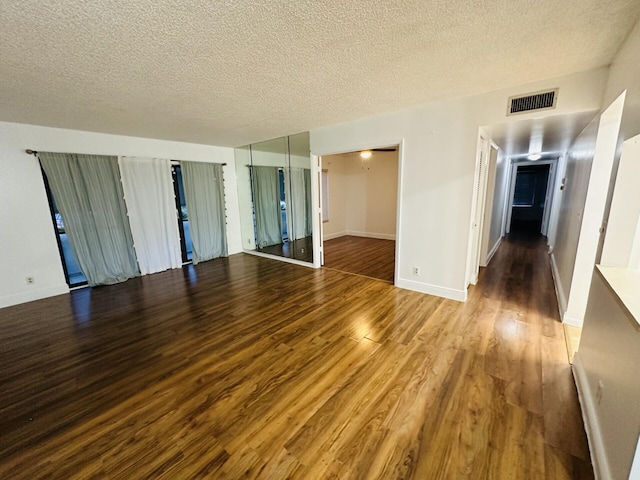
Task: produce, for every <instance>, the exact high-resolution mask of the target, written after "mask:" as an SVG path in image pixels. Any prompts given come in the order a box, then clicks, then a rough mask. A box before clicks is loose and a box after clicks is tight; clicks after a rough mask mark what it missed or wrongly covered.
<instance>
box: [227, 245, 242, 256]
mask: <svg viewBox="0 0 640 480" xmlns="http://www.w3.org/2000/svg"><path fill="white" fill-rule="evenodd" d="M243 251H244V249H243V248H242V245H229V246H228V247H227V255H235V254H236V253H242V252H243Z"/></svg>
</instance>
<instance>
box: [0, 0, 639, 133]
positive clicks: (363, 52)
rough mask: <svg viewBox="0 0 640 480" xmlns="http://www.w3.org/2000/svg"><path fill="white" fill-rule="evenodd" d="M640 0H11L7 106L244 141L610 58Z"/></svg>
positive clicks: (16, 116)
mask: <svg viewBox="0 0 640 480" xmlns="http://www.w3.org/2000/svg"><path fill="white" fill-rule="evenodd" d="M639 14H640V2H638V0H563V1H557V0H540V1H536V2H533V1H517V0H516V1H514V0H494V1H491V2H480V1H471V0H469V1H456V2H453V1H446V0H396V1H389V0H370V1H354V0H351V1H344V0H328V1H322V2H318V1H312V0H298V1H294V2H291V1H282V0H269V1H264V0H263V1H253V2H250V1H246V0H226V1H210V0H179V1H178V0H176V1H168V0H136V1H131V0H94V1H85V0H65V1H60V0H2V1H1V2H0V25H1V28H0V120H4V121H14V122H23V123H33V124H40V125H50V126H57V127H64V128H74V129H80V130H90V131H99V132H107V133H118V134H126V135H135V136H142V137H151V138H164V139H171V140H182V141H190V142H196V143H206V144H215V145H226V146H237V145H242V144H246V143H250V142H255V141H259V140H264V139H268V138H273V137H277V136H281V135H285V134H291V133H295V132H300V131H304V130H309V129H311V128H315V127H319V126H322V125H329V124H334V123H339V122H344V121H348V120H352V119H355V118H360V117H366V116H370V115H374V114H380V113H386V112H390V111H396V110H400V109H404V108H408V107H411V106H414V105H417V104H422V103H428V102H430V101H434V100H440V99H444V98H448V97H454V96H463V95H469V94H474V93H480V92H485V91H490V90H495V89H498V88H503V87H507V86H512V85H518V84H522V83H526V82H530V81H535V80H541V79H544V78H550V77H555V76H561V75H565V74H568V73H573V72H577V71H585V70H589V69H592V68H596V67H600V66H603V65H608V64H609V63H610V61H611V59H612V58H613V55H614V54H615V52H616V51H617V49H618V48H619V47H620V45H621V44H622V42H623V40H624V38H625V36H626V35H627V33H628V32H629V31H630V29H631V27H632V25H633V23H634V22H635V20H636V19H637V18H638V15H639Z"/></svg>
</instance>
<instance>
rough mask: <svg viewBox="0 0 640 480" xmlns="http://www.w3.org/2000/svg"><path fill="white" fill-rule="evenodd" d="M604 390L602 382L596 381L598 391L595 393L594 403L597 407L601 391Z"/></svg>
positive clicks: (600, 398) (600, 399)
mask: <svg viewBox="0 0 640 480" xmlns="http://www.w3.org/2000/svg"><path fill="white" fill-rule="evenodd" d="M603 390H604V383H602V380H599V381H598V390H597V391H596V401H597V402H598V405H600V402H601V401H602V391H603Z"/></svg>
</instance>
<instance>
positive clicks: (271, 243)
mask: <svg viewBox="0 0 640 480" xmlns="http://www.w3.org/2000/svg"><path fill="white" fill-rule="evenodd" d="M235 156H236V169H237V178H238V196H239V204H240V217H241V218H240V221H241V226H242V243H243V248H244V249H245V250H249V251H257V252H261V253H265V254H269V255H276V256H279V257H286V258H292V259H295V260H300V261H303V262H313V241H312V218H311V215H312V208H311V155H310V147H309V133H308V132H305V133H300V134H297V135H292V136H289V137H282V138H276V139H273V140H268V141H265V142H260V143H256V144H252V145H247V146H244V147H240V148H236V149H235Z"/></svg>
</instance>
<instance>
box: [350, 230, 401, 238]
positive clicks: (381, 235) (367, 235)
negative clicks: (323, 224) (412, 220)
mask: <svg viewBox="0 0 640 480" xmlns="http://www.w3.org/2000/svg"><path fill="white" fill-rule="evenodd" d="M345 235H351V236H352V237H364V238H377V239H379V240H395V239H396V236H395V234H391V233H372V232H358V231H356V230H347V231H346V233H345Z"/></svg>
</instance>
